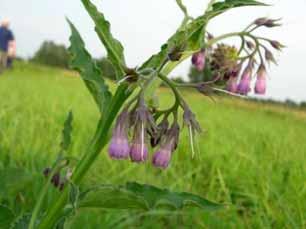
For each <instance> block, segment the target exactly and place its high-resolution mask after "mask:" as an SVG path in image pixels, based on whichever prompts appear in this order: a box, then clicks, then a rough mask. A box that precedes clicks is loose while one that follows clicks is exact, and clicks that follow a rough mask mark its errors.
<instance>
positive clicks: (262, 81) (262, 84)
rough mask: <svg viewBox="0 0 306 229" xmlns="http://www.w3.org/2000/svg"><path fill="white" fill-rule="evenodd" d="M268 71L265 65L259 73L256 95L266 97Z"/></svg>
mask: <svg viewBox="0 0 306 229" xmlns="http://www.w3.org/2000/svg"><path fill="white" fill-rule="evenodd" d="M266 78H267V71H266V68H265V66H264V65H261V66H260V67H259V69H258V72H257V80H256V83H255V93H256V94H259V95H264V94H265V93H266Z"/></svg>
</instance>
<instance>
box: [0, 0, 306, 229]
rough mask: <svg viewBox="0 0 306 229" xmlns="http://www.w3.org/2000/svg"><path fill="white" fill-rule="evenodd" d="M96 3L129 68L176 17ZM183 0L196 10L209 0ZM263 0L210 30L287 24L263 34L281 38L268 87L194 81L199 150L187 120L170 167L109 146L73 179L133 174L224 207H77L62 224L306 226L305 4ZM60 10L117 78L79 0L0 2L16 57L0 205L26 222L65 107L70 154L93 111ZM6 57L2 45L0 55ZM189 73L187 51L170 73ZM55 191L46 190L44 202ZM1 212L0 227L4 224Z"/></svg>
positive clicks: (7, 77)
mask: <svg viewBox="0 0 306 229" xmlns="http://www.w3.org/2000/svg"><path fill="white" fill-rule="evenodd" d="M93 2H94V3H95V4H96V5H97V6H98V8H99V9H100V10H101V11H103V13H104V14H105V16H106V18H107V19H108V20H109V21H111V24H112V33H113V34H114V36H115V37H116V38H118V39H119V40H120V41H121V42H122V43H123V45H124V47H125V55H126V60H127V63H128V65H129V66H130V67H134V66H137V65H140V64H141V63H142V62H143V61H144V60H146V59H147V58H149V57H150V56H151V55H152V54H153V53H156V52H158V51H159V49H160V46H161V44H163V43H164V42H165V41H166V40H167V39H168V38H169V36H170V35H171V34H173V33H174V32H175V30H176V28H177V27H178V25H179V24H180V23H181V20H182V17H183V15H182V13H181V11H180V10H179V8H178V7H177V5H176V4H175V1H174V0H154V1H153V0H93ZM183 2H184V3H185V4H186V5H187V7H188V9H189V11H190V13H191V14H192V15H193V16H197V15H200V14H202V13H203V11H204V9H205V6H206V4H207V2H208V1H205V0H184V1H183ZM264 2H268V3H270V4H271V6H270V7H247V8H241V9H234V10H231V11H230V12H228V13H226V14H224V15H222V16H220V17H217V18H215V20H213V21H212V22H211V23H210V24H209V26H208V30H209V32H210V33H212V34H213V35H215V36H218V35H220V34H223V33H227V32H233V31H241V30H242V29H243V28H245V26H246V25H248V24H249V23H250V22H252V21H254V19H256V18H258V17H271V18H282V22H283V26H282V27H276V28H272V29H261V30H260V31H258V33H260V35H261V36H267V37H270V38H272V39H275V40H278V41H280V42H282V43H284V44H285V45H286V46H287V47H286V48H285V49H284V50H283V52H282V53H280V54H279V55H278V56H276V59H277V60H278V66H274V65H271V66H270V67H269V71H268V74H269V79H268V83H267V84H268V85H267V93H266V95H264V96H260V98H259V97H257V96H255V95H254V94H252V93H251V95H250V96H251V98H252V99H241V98H236V97H232V96H226V95H225V96H223V94H222V96H217V95H216V96H214V100H211V99H210V98H209V97H205V96H203V95H202V94H199V93H197V92H195V91H193V90H188V89H186V90H181V93H182V95H183V96H184V98H185V99H186V101H188V105H190V107H191V109H192V111H193V112H194V113H195V114H196V117H197V120H198V121H199V122H200V124H201V126H202V127H203V129H204V131H203V133H201V134H199V135H197V140H198V144H197V147H196V148H197V150H196V154H195V157H194V158H192V156H191V146H190V143H189V137H188V131H187V130H186V128H182V135H181V136H180V143H179V147H178V149H177V150H176V151H175V152H174V154H173V156H172V159H171V163H170V166H169V168H168V169H166V170H163V171H162V170H159V169H157V168H155V167H153V165H152V163H151V161H148V162H146V163H143V164H135V163H131V162H130V161H129V160H124V161H114V160H111V159H110V157H109V156H108V154H107V149H106V148H105V149H104V150H103V152H101V154H100V155H99V157H98V158H97V161H95V163H94V165H93V166H92V168H91V169H90V170H89V173H88V175H87V176H86V177H85V178H84V180H83V181H82V184H81V185H80V189H81V190H85V189H88V188H89V187H92V186H97V185H99V184H116V185H117V184H121V185H122V184H125V183H126V182H129V181H136V182H138V183H145V184H152V185H155V186H158V187H160V188H167V189H170V190H173V191H178V192H191V193H194V194H198V195H200V196H201V197H204V198H207V199H209V200H212V201H214V202H218V203H224V204H226V206H227V208H224V210H221V211H217V212H202V211H200V210H199V209H195V210H193V209H187V211H186V212H179V214H177V212H175V214H169V215H165V214H156V212H155V213H152V214H151V212H148V214H147V215H144V214H141V213H139V212H133V211H106V210H105V209H90V208H88V209H83V210H78V211H77V212H75V213H76V214H75V215H74V217H72V218H71V219H69V220H67V224H65V229H78V228H80V229H84V228H86V229H87V228H88V229H96V228H154V229H156V228H167V229H168V228H184V229H185V228H217V229H219V228H224V229H227V228H275V229H278V228H297V229H300V228H306V215H305V213H306V183H305V174H306V166H305V162H306V154H305V152H306V141H305V139H306V131H305V130H306V112H305V111H306V75H305V74H306V73H305V71H304V65H305V63H304V62H305V53H306V45H305V41H306V31H305V25H306V14H305V10H306V1H305V0H294V1H289V0H278V1H276V0H273V1H272V0H271V1H264ZM65 17H67V18H69V19H70V20H71V21H72V22H73V23H74V25H75V26H76V27H77V28H78V30H79V31H80V33H81V35H82V37H83V39H84V40H85V44H86V47H87V49H88V50H89V51H90V53H91V54H92V55H93V57H94V58H95V59H96V61H97V64H98V66H99V67H101V68H104V69H108V70H109V71H108V72H107V77H108V78H109V79H114V71H113V69H112V68H111V67H110V64H109V62H108V61H107V60H106V59H105V58H104V57H105V55H106V52H105V49H104V48H103V47H102V45H101V43H100V41H99V40H98V38H97V35H96V34H95V32H94V25H93V22H92V21H91V19H90V17H89V16H88V14H87V12H86V10H85V9H84V8H83V6H82V4H81V2H80V1H77V0H52V1H51V0H50V1H46V0H45V1H42V0H27V1H21V0H0V22H2V23H3V22H4V21H8V20H9V21H10V27H9V28H10V30H11V31H12V33H13V34H10V33H8V32H7V30H5V34H6V35H5V36H6V37H7V38H9V39H10V40H11V41H14V42H11V43H10V47H11V48H10V50H11V51H10V52H12V54H13V56H16V58H15V59H14V63H13V65H12V66H11V68H9V69H8V70H5V71H4V72H3V73H0V207H2V206H8V207H9V209H11V210H10V211H11V212H13V213H14V215H15V216H17V217H18V219H23V220H26V219H27V217H28V216H29V212H30V213H31V211H32V210H33V207H34V205H35V203H36V200H37V196H38V194H39V193H40V190H41V187H42V186H43V185H44V184H45V181H46V179H45V177H44V176H43V171H45V169H46V168H48V167H50V166H52V163H53V161H55V159H56V158H57V155H58V154H57V153H58V152H59V149H60V147H59V145H60V142H61V133H62V132H61V131H62V128H63V123H64V122H65V119H66V117H67V113H68V112H69V111H70V110H71V111H72V112H73V117H74V118H73V128H72V143H71V145H70V148H69V149H68V150H67V152H66V153H67V155H68V156H69V157H71V158H75V160H78V159H79V158H80V156H81V155H83V153H84V152H86V150H87V146H88V144H89V143H90V142H91V137H92V134H93V133H94V132H95V128H96V123H97V122H98V120H99V118H100V114H99V111H98V109H97V107H96V105H95V102H94V100H93V99H92V97H91V95H90V93H89V92H88V90H87V88H86V87H85V85H84V83H83V82H82V80H81V78H80V77H78V73H76V72H75V71H71V70H70V69H69V68H68V62H69V54H68V52H67V47H68V46H69V40H68V38H69V35H70V29H69V26H68V24H67V22H66V20H65ZM1 33H2V34H3V33H4V30H0V34H1ZM12 37H14V39H12ZM226 42H227V41H226ZM228 42H229V43H231V44H234V45H235V44H238V41H237V40H232V39H230V40H228ZM15 51H16V53H15ZM2 56H3V55H1V52H0V60H2V59H3V58H2ZM1 70H2V69H1V61H0V72H1ZM193 72H194V68H192V67H191V61H190V59H189V60H186V61H185V62H184V63H183V64H182V65H181V66H179V67H178V68H177V69H175V71H174V72H173V73H172V76H171V77H175V78H177V80H185V81H187V80H193V79H194V77H193ZM107 83H108V85H109V87H110V89H111V90H113V89H114V88H115V86H116V85H115V83H114V82H113V81H110V80H107ZM157 92H158V95H160V100H159V102H160V105H161V106H162V107H166V106H169V104H172V102H173V95H172V93H171V91H170V90H168V89H167V88H165V87H161V88H159V89H158V91H157ZM258 99H260V100H258ZM255 100H256V101H255ZM181 121H182V120H180V124H181V123H182V122H181ZM150 151H152V152H150V157H151V156H152V154H153V150H150ZM61 175H63V176H64V175H65V174H63V173H62V174H61ZM59 194H60V192H59V190H58V189H56V188H50V190H49V193H48V198H46V200H45V203H44V206H43V207H44V210H45V209H47V208H48V206H49V204H50V203H51V202H52V201H53V200H55V199H57V198H58V196H59ZM101 196H102V198H104V196H103V195H101ZM0 210H1V209H0ZM171 213H173V212H171ZM183 213H184V214H183ZM185 213H186V214H185ZM1 214H2V212H1V211H0V229H2V228H4V227H2V225H3V224H1V222H2V221H1V220H2V219H3V218H4V217H2V218H1V216H2V215H1ZM6 218H7V217H5V219H6ZM101 225H102V226H101Z"/></svg>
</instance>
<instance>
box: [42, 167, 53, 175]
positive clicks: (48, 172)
mask: <svg viewBox="0 0 306 229" xmlns="http://www.w3.org/2000/svg"><path fill="white" fill-rule="evenodd" d="M50 173H51V168H49V167H48V168H45V169H44V171H43V174H44V176H45V177H48V176H49V175H50Z"/></svg>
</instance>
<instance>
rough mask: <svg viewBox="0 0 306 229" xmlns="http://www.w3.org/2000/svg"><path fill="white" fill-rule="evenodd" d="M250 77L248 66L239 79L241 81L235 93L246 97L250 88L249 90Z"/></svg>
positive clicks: (250, 72)
mask: <svg viewBox="0 0 306 229" xmlns="http://www.w3.org/2000/svg"><path fill="white" fill-rule="evenodd" d="M251 75H252V69H251V67H250V66H248V67H247V68H246V69H245V70H244V72H243V74H242V77H241V80H240V82H239V84H238V87H237V92H238V93H239V94H241V95H247V94H248V93H249V92H250V90H251V88H250V84H251Z"/></svg>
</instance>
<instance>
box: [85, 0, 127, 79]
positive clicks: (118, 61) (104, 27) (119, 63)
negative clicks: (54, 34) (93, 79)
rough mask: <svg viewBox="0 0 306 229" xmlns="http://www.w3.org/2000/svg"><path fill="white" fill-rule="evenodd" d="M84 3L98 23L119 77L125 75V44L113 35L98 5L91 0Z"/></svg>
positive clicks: (99, 34)
mask: <svg viewBox="0 0 306 229" xmlns="http://www.w3.org/2000/svg"><path fill="white" fill-rule="evenodd" d="M82 3H83V5H84V6H85V8H86V10H87V12H88V13H89V15H90V17H91V18H92V19H93V21H94V23H95V25H96V27H95V30H96V32H97V34H98V36H99V38H100V40H101V41H102V43H103V44H104V47H105V48H106V50H107V54H108V59H109V60H110V61H111V63H112V64H113V66H114V68H115V70H116V76H117V79H120V78H122V77H123V76H124V75H125V72H124V67H125V60H124V53H123V46H122V45H121V43H120V42H119V41H118V40H117V39H115V38H114V37H113V35H112V33H111V30H110V23H109V22H108V21H107V20H106V19H105V17H104V15H103V14H102V13H100V12H99V11H98V9H97V7H96V6H95V5H94V4H92V3H91V1H90V0H82Z"/></svg>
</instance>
